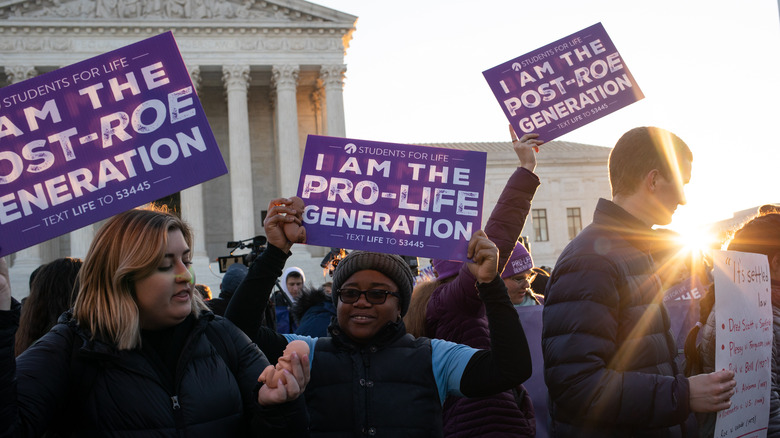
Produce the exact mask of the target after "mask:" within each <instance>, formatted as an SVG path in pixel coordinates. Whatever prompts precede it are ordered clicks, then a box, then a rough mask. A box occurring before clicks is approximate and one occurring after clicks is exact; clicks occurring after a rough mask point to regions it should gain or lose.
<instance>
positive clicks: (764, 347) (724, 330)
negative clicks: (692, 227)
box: [713, 251, 772, 438]
mask: <svg viewBox="0 0 780 438" xmlns="http://www.w3.org/2000/svg"><path fill="white" fill-rule="evenodd" d="M713 260H714V262H715V270H714V272H713V276H714V279H715V303H716V304H715V320H716V321H717V325H716V330H717V331H716V336H715V345H716V354H715V367H716V369H731V370H734V372H735V373H736V380H737V388H736V394H735V395H734V396H733V397H732V398H731V408H729V409H726V410H723V411H720V412H718V417H717V422H716V423H715V436H716V437H721V438H727V437H751V438H752V437H766V434H767V424H768V422H769V389H770V386H771V374H770V367H771V364H772V292H771V290H770V288H771V284H770V281H769V263H768V260H767V257H766V256H765V255H763V254H751V253H744V252H736V251H713Z"/></svg>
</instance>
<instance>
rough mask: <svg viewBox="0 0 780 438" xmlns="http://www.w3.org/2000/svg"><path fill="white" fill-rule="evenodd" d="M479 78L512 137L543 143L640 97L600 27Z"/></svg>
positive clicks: (496, 68)
mask: <svg viewBox="0 0 780 438" xmlns="http://www.w3.org/2000/svg"><path fill="white" fill-rule="evenodd" d="M482 74H483V75H484V76H485V79H486V80H487V82H488V85H489V86H490V89H491V90H493V94H494V95H495V96H496V99H498V103H499V104H500V105H501V109H502V110H503V111H504V114H506V117H507V119H509V122H510V123H511V124H512V126H513V127H514V129H515V132H517V133H518V135H522V134H524V133H531V132H535V133H538V134H539V139H540V140H544V141H550V140H553V139H555V138H558V137H560V136H562V135H563V134H566V133H567V132H571V131H573V130H575V129H577V128H579V127H581V126H584V125H586V124H588V123H591V122H593V121H595V120H598V119H600V118H602V117H604V116H606V115H607V114H610V113H613V112H615V111H617V110H619V109H621V108H623V107H625V106H627V105H630V104H632V103H634V102H636V101H638V100H640V99H642V98H644V95H643V94H642V91H641V90H640V89H639V86H638V85H637V83H636V81H635V80H634V77H633V76H632V75H631V72H630V71H628V67H627V66H626V63H625V62H624V61H623V59H622V58H621V57H620V53H618V51H617V49H616V48H615V45H614V44H613V43H612V40H611V39H610V38H609V35H607V32H606V30H604V27H603V26H602V25H601V23H596V24H594V25H593V26H590V27H588V28H586V29H583V30H581V31H579V32H576V33H573V34H571V35H569V36H567V37H564V38H561V39H560V40H558V41H555V42H553V43H550V44H548V45H546V46H544V47H540V48H539V49H536V50H534V51H531V52H528V53H526V54H525V55H522V56H518V57H517V58H515V59H512V60H510V61H507V62H505V63H503V64H500V65H497V66H495V67H493V68H491V69H489V70H485V71H484V72H482Z"/></svg>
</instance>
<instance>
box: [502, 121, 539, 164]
mask: <svg viewBox="0 0 780 438" xmlns="http://www.w3.org/2000/svg"><path fill="white" fill-rule="evenodd" d="M509 134H510V135H511V136H512V148H514V150H515V154H517V158H518V159H519V160H520V167H524V168H526V169H528V170H530V171H531V172H533V171H534V169H536V152H539V145H542V144H544V142H543V141H542V140H537V139H536V138H537V137H539V134H525V135H523V136H522V137H521V138H520V139H519V140H518V139H517V134H515V130H514V129H513V128H512V125H509Z"/></svg>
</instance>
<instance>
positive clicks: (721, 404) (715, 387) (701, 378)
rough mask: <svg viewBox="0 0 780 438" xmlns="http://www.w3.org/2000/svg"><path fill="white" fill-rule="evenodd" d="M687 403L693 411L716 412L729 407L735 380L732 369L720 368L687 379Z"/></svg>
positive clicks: (735, 384)
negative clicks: (688, 391) (688, 393)
mask: <svg viewBox="0 0 780 438" xmlns="http://www.w3.org/2000/svg"><path fill="white" fill-rule="evenodd" d="M688 382H689V384H690V396H689V403H690V406H691V410H692V411H693V412H718V411H722V410H724V409H728V408H730V407H731V396H733V395H734V392H735V389H734V388H735V387H736V386H737V381H736V380H734V371H731V370H721V371H715V372H714V373H709V374H699V375H697V376H692V377H690V378H689V379H688Z"/></svg>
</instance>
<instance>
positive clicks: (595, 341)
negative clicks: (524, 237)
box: [542, 199, 689, 438]
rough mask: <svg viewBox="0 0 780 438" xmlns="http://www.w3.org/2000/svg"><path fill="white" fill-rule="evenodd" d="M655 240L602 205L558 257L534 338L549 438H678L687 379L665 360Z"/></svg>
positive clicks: (667, 341) (670, 344) (670, 349)
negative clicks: (538, 341) (544, 388)
mask: <svg viewBox="0 0 780 438" xmlns="http://www.w3.org/2000/svg"><path fill="white" fill-rule="evenodd" d="M654 236H655V233H654V231H653V230H652V229H650V228H649V227H648V226H647V225H645V224H643V223H642V222H640V221H639V220H638V219H636V218H634V217H633V216H631V215H630V214H629V213H627V212H626V211H625V210H623V209H622V208H620V207H619V206H617V205H616V204H614V203H612V202H610V201H607V200H605V199H601V200H599V202H598V205H597V207H596V212H595V214H594V217H593V223H592V224H591V225H589V226H588V227H587V228H585V229H584V230H583V231H582V232H581V233H580V234H579V235H578V236H577V237H576V238H575V239H574V240H572V241H571V243H569V245H568V246H567V247H566V249H564V251H563V253H562V254H561V256H560V258H559V259H558V263H557V264H556V265H555V269H554V270H553V274H552V277H551V278H550V282H549V283H548V285H547V298H546V304H545V308H544V313H543V324H544V327H543V332H542V349H543V352H544V366H545V370H544V377H545V382H546V383H547V387H548V389H549V395H550V400H551V410H550V414H551V415H552V419H553V424H552V429H553V431H554V436H558V437H569V436H572V437H574V436H576V437H578V438H583V437H591V436H592V437H667V436H683V434H684V430H683V429H684V426H683V423H685V422H686V421H687V420H688V416H689V406H688V398H689V393H688V391H689V387H688V380H687V379H686V378H685V377H684V376H682V375H677V369H676V365H675V362H674V360H673V358H674V355H675V353H676V348H675V344H674V338H673V337H672V334H671V331H670V329H669V328H670V327H669V316H668V314H667V312H666V309H665V308H664V306H663V304H662V301H661V300H662V294H661V284H660V280H659V278H658V276H657V275H655V265H654V262H653V259H652V258H651V256H650V255H649V251H650V249H651V245H652V244H653V240H654Z"/></svg>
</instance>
